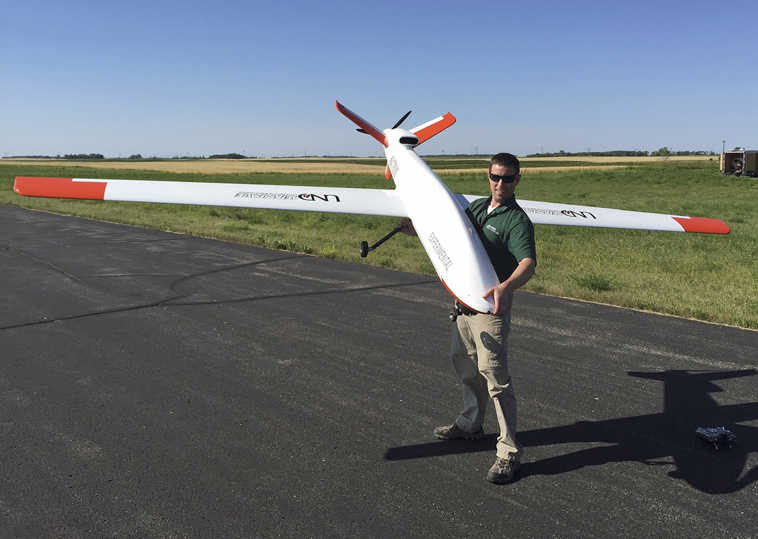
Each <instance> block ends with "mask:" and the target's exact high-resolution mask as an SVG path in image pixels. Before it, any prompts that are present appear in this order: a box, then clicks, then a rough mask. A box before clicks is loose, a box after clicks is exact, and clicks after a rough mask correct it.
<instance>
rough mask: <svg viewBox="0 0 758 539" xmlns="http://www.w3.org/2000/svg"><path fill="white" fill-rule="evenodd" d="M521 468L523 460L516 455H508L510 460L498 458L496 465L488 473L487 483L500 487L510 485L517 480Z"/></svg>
mask: <svg viewBox="0 0 758 539" xmlns="http://www.w3.org/2000/svg"><path fill="white" fill-rule="evenodd" d="M520 466H521V460H520V459H519V456H518V455H516V454H515V453H511V454H510V455H508V458H500V457H497V458H496V459H495V464H493V465H492V467H491V468H490V470H489V471H488V472H487V481H489V482H490V483H497V484H498V485H502V484H504V483H510V482H511V481H513V480H514V479H515V478H516V474H517V473H518V469H519V467H520Z"/></svg>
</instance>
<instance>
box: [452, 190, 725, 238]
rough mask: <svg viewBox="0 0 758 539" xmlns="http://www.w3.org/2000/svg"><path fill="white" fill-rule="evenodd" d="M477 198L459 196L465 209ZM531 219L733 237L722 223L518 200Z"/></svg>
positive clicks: (569, 224)
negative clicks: (729, 235) (728, 235)
mask: <svg viewBox="0 0 758 539" xmlns="http://www.w3.org/2000/svg"><path fill="white" fill-rule="evenodd" d="M477 198H483V197H481V196H475V195H457V199H458V203H459V204H461V205H462V206H463V207H464V208H465V207H466V206H468V203H469V202H471V201H472V200H476V199H477ZM518 204H519V206H521V207H522V208H523V210H524V211H525V212H526V214H527V215H528V216H529V219H531V221H532V222H533V223H534V224H538V225H568V226H590V227H601V228H628V229H637V230H663V231H669V232H698V233H701V234H729V226H727V224H726V223H724V222H723V221H721V220H719V219H709V218H706V217H688V216H684V215H667V214H665V213H647V212H640V211H627V210H615V209H613V208H598V207H595V206H578V205H575V204H558V203H554V202H536V201H533V200H518Z"/></svg>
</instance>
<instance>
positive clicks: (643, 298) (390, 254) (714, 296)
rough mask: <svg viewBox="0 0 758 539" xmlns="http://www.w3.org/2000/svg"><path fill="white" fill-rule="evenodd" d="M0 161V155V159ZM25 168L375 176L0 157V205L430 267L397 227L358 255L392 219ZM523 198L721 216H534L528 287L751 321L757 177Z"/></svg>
mask: <svg viewBox="0 0 758 539" xmlns="http://www.w3.org/2000/svg"><path fill="white" fill-rule="evenodd" d="M0 164H2V163H1V162H0ZM17 175H25V176H63V177H103V178H107V177H110V178H126V179H129V178H142V179H155V180H187V181H189V180H198V181H223V182H234V183H270V184H287V183H290V184H297V185H331V186H336V187H339V186H344V187H366V188H382V189H386V188H387V187H388V183H387V181H386V180H384V178H383V177H382V176H381V175H377V176H373V175H354V174H329V175H325V174H296V175H290V174H270V173H266V174H233V175H213V176H208V175H206V176H204V175H198V174H170V173H164V172H153V171H128V170H96V169H91V168H83V167H81V168H77V167H61V166H58V167H29V166H18V165H13V164H2V166H0V204H8V205H16V206H21V207H27V208H36V209H42V210H47V211H54V212H58V213H65V214H71V215H78V216H82V217H88V218H92V219H101V220H107V221H112V222H119V223H131V224H138V225H141V226H148V227H154V228H158V229H162V230H170V231H174V232H182V233H188V234H195V235H200V236H205V237H214V238H219V239H224V240H230V241H237V242H242V243H250V244H253V245H260V246H264V247H270V248H274V249H285V250H289V251H295V252H303V253H308V254H313V255H317V256H323V257H329V258H337V259H341V260H349V261H353V262H361V263H370V264H375V265H380V266H384V267H388V268H393V269H401V270H407V271H413V272H421V273H433V268H432V265H431V263H430V262H429V260H428V259H427V257H426V254H425V253H424V251H423V249H422V248H421V246H420V244H419V242H418V240H417V239H416V238H413V237H407V236H402V235H398V236H395V238H393V239H392V240H391V241H389V242H388V243H386V244H384V245H382V247H380V248H379V249H378V250H377V251H374V252H372V253H371V254H370V255H369V257H368V258H367V259H361V258H360V256H359V251H358V244H359V242H360V240H363V239H365V240H367V241H369V243H371V242H373V241H376V240H377V239H379V238H380V237H381V236H383V235H384V234H385V233H386V232H388V231H389V230H391V229H392V227H393V226H394V225H395V224H396V222H397V219H394V218H383V217H370V216H354V215H339V214H319V213H308V212H294V211H271V210H247V209H239V208H218V207H207V206H173V205H160V204H138V203H116V202H96V201H81V200H57V199H38V198H27V197H21V196H18V195H16V194H15V193H13V192H12V184H13V178H14V176H17ZM445 181H446V182H447V183H448V186H449V187H450V188H451V189H452V190H453V191H456V192H463V193H468V194H486V192H487V189H488V184H487V182H486V180H483V179H482V177H481V174H467V173H461V174H460V175H457V176H446V177H445ZM517 195H518V197H519V198H524V199H530V200H545V201H552V202H564V203H576V204H583V205H593V206H606V207H613V208H623V209H629V210H638V211H652V212H661V213H673V214H680V215H693V216H700V217H716V218H720V219H723V220H724V221H726V222H727V223H728V224H729V225H730V227H731V228H732V233H731V234H730V235H728V236H709V235H700V234H678V233H669V232H649V231H637V230H613V229H591V228H580V227H558V226H537V227H536V231H537V256H538V266H537V274H536V275H535V277H534V278H532V280H531V281H530V282H529V283H528V284H527V286H526V289H528V290H531V291H534V292H539V293H545V294H553V295H559V296H564V297H572V298H579V299H586V300H591V301H599V302H603V303H609V304H614V305H620V306H626V307H632V308H638V309H645V310H650V311H656V312H661V313H669V314H674V315H679V316H686V317H690V318H696V319H700V320H707V321H712V322H719V323H727V324H732V325H737V326H741V327H746V328H755V329H758V263H756V260H758V211H756V210H758V208H757V207H756V206H757V205H758V180H757V179H751V178H735V177H730V176H727V177H724V176H721V175H720V174H719V172H718V168H717V164H716V163H715V162H700V161H680V162H667V163H662V164H644V165H635V166H634V167H626V168H619V169H613V170H577V171H568V172H560V173H542V174H539V175H530V176H525V177H524V178H523V180H522V182H521V184H520V185H519V188H518V191H517Z"/></svg>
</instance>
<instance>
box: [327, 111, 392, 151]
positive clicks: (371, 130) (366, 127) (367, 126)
mask: <svg viewBox="0 0 758 539" xmlns="http://www.w3.org/2000/svg"><path fill="white" fill-rule="evenodd" d="M334 104H335V105H336V107H337V110H338V111H340V112H341V113H342V114H344V115H345V116H347V117H348V118H350V120H352V121H353V122H354V123H355V124H356V125H358V126H359V127H360V128H361V129H363V131H361V129H359V130H358V131H361V132H362V133H366V134H368V135H371V136H372V137H374V138H375V139H376V140H378V141H379V142H381V143H382V145H384V146H387V138H386V137H385V136H384V133H382V132H381V131H379V130H378V129H377V128H376V127H374V126H373V125H371V123H369V122H367V121H366V120H364V119H363V118H361V117H360V116H358V115H357V114H356V113H354V112H353V111H352V110H350V109H349V108H347V107H346V106H344V105H343V104H342V103H340V102H339V101H335V102H334Z"/></svg>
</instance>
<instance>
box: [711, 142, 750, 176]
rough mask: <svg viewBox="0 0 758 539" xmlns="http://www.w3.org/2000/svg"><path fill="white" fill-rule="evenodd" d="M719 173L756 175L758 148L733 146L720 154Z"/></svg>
mask: <svg viewBox="0 0 758 539" xmlns="http://www.w3.org/2000/svg"><path fill="white" fill-rule="evenodd" d="M720 168H721V174H734V175H735V176H752V177H757V176H758V150H745V149H743V148H735V149H733V150H726V151H724V152H723V153H722V154H721V159H720Z"/></svg>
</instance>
